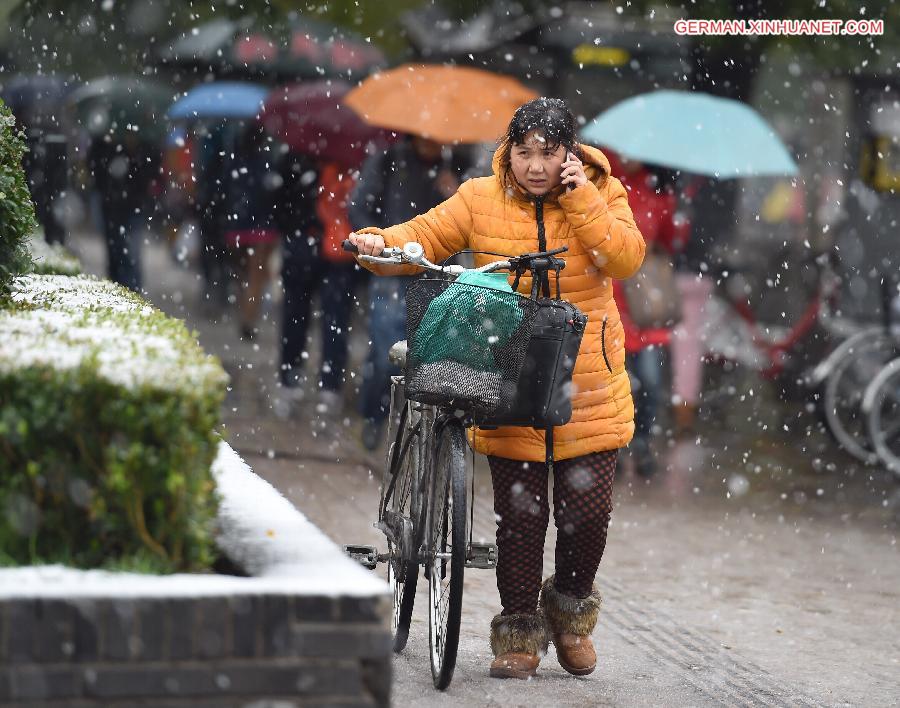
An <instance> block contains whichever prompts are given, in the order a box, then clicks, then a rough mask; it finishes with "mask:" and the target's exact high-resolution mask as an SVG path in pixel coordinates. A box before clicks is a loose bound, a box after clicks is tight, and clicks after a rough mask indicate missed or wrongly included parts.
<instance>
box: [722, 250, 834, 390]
mask: <svg viewBox="0 0 900 708" xmlns="http://www.w3.org/2000/svg"><path fill="white" fill-rule="evenodd" d="M820 266H821V267H822V268H823V269H824V271H825V272H824V273H823V275H822V277H820V279H819V283H818V287H817V288H816V292H815V294H814V295H813V296H812V299H810V301H809V302H808V303H807V304H806V306H805V307H804V309H803V312H802V313H801V314H800V316H799V317H798V318H797V320H796V321H795V322H794V323H793V324H792V325H791V326H790V327H789V328H783V327H777V326H767V325H763V324H760V322H759V321H758V320H757V318H756V315H755V313H754V312H753V311H752V310H751V309H750V306H749V305H748V304H747V302H746V301H742V300H734V299H731V298H724V297H721V296H718V295H713V297H712V298H711V302H710V303H709V305H710V307H709V309H710V310H711V312H712V313H713V318H711V319H714V326H713V327H711V328H710V329H711V330H714V331H717V332H718V333H719V334H720V336H721V335H722V334H724V336H726V337H727V336H729V335H731V340H730V341H729V342H728V343H727V344H725V345H719V344H717V338H716V337H715V336H713V337H711V341H710V343H709V344H708V346H707V355H708V356H710V357H712V358H715V359H719V360H726V361H736V362H737V363H740V364H743V365H745V366H748V367H750V368H751V369H753V370H755V371H758V372H759V374H760V375H761V376H763V377H764V378H766V379H774V378H776V377H778V376H779V375H780V374H781V373H782V372H783V371H784V369H785V367H786V366H787V362H788V353H789V352H790V351H791V350H792V349H794V348H795V347H796V346H797V344H799V343H800V342H801V341H803V340H804V339H805V338H806V337H807V336H808V335H809V334H810V332H811V331H812V330H813V328H814V327H815V326H816V324H817V323H821V324H823V325H825V326H826V327H827V328H828V329H838V328H840V327H841V325H840V324H839V323H838V321H837V319H836V318H835V317H834V316H833V315H832V314H831V307H832V305H833V303H834V300H835V299H836V296H837V294H838V292H839V285H840V280H839V278H838V277H837V276H836V275H835V274H834V272H833V271H832V270H831V268H830V267H829V266H828V264H827V263H821V262H820ZM729 312H731V313H733V314H736V315H737V320H734V319H733V318H731V317H730V316H729ZM715 318H717V319H715Z"/></svg>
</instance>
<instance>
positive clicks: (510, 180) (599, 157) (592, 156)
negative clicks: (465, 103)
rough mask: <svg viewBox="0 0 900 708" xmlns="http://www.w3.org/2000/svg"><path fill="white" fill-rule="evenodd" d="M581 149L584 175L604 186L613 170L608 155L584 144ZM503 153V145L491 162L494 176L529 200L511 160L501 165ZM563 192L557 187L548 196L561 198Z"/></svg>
mask: <svg viewBox="0 0 900 708" xmlns="http://www.w3.org/2000/svg"><path fill="white" fill-rule="evenodd" d="M578 145H579V147H580V148H581V153H582V162H583V163H584V173H585V174H586V175H587V178H588V179H589V180H590V181H591V182H593V183H594V184H595V185H597V187H598V188H600V187H602V186H603V183H604V182H605V181H606V179H607V178H608V177H609V175H610V173H611V170H610V164H609V160H608V159H607V157H606V155H604V154H603V153H602V152H600V150H599V149H597V148H595V147H592V146H590V145H584V144H582V143H579V144H578ZM502 152H503V146H502V145H501V146H500V147H499V148H497V150H496V152H494V159H493V160H492V162H491V167H492V168H493V170H494V175H495V176H496V177H497V179H498V180H500V184H502V185H503V187H504V188H505V189H506V190H507V191H510V190H511V191H512V193H513V194H518V195H520V196H523V197H525V198H529V196H530V195H529V193H528V191H527V190H526V189H525V188H524V187H522V185H520V184H519V183H518V182H517V181H516V179H515V177H514V176H513V173H512V171H511V170H510V169H509V159H506V160H505V161H504V164H502V165H501V164H500V154H501V153H502ZM562 191H563V187H562V185H560V186H558V187H556V188H555V189H554V190H553V191H552V192H550V194H549V195H548V196H549V197H550V198H555V197H557V196H559V194H560V193H561V192H562Z"/></svg>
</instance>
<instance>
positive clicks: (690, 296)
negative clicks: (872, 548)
mask: <svg viewBox="0 0 900 708" xmlns="http://www.w3.org/2000/svg"><path fill="white" fill-rule="evenodd" d="M705 185H706V181H705V178H694V179H691V180H690V181H689V182H688V183H687V184H686V186H685V187H684V188H683V190H682V204H683V205H684V207H685V208H687V209H690V210H691V211H692V212H693V213H696V214H699V213H700V211H701V210H699V209H697V208H696V206H695V202H696V201H697V199H698V198H704V199H708V200H709V201H708V202H707V204H706V205H704V207H703V210H707V211H710V210H714V209H715V208H716V207H715V204H716V202H715V200H714V197H713V195H711V194H709V190H708V189H706V188H704V187H705ZM720 211H721V209H720ZM727 221H728V217H725V219H724V222H726V223H727ZM717 230H718V229H717V228H716V227H715V226H713V227H712V228H698V225H697V224H696V222H695V221H694V220H693V219H692V220H691V235H690V238H689V239H687V240H686V241H685V242H684V243H678V241H677V240H676V246H675V251H676V253H677V258H676V266H677V273H676V283H677V285H678V291H679V293H680V294H681V312H682V315H681V322H679V323H678V326H676V327H675V329H674V330H673V331H672V343H671V352H672V412H673V414H674V419H675V433H676V435H679V436H682V435H686V434H689V433H691V432H693V431H694V426H695V423H696V418H697V407H698V406H699V404H700V394H701V390H702V385H703V378H702V377H703V358H704V356H705V355H706V341H707V336H708V325H707V319H708V318H707V315H706V305H707V303H708V302H709V300H710V297H711V296H712V292H713V287H714V282H713V281H714V276H713V273H711V272H710V268H709V263H708V260H709V251H710V248H711V246H712V242H713V240H714V238H715V234H716V232H717ZM722 230H723V231H724V230H725V229H724V228H723V229H722Z"/></svg>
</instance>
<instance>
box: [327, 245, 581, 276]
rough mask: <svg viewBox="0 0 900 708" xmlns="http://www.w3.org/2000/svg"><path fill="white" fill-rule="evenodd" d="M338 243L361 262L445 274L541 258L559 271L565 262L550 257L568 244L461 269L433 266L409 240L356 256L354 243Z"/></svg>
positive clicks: (525, 264)
mask: <svg viewBox="0 0 900 708" xmlns="http://www.w3.org/2000/svg"><path fill="white" fill-rule="evenodd" d="M341 246H342V247H343V249H344V250H345V251H348V252H350V253H355V254H357V256H356V257H357V258H358V259H359V260H361V261H365V262H367V263H380V264H383V265H414V266H418V267H420V268H425V269H426V270H434V271H438V272H441V273H447V274H450V275H457V276H458V275H461V274H463V273H465V272H466V271H471V272H475V273H493V272H494V271H497V270H510V271H513V270H521V269H523V268H524V269H529V270H533V263H532V262H533V261H541V260H543V261H544V263H543V264H542V265H543V268H542V269H549V268H552V267H558V268H559V269H560V270H563V269H564V268H565V267H566V262H565V261H564V260H561V259H557V258H554V256H556V255H557V254H560V253H565V252H566V251H568V250H569V247H568V246H560V247H559V248H554V249H553V250H550V251H538V252H535V253H525V254H522V255H521V256H509V258H508V260H505V261H494V262H493V263H488V264H487V265H483V266H481V267H480V268H464V267H463V266H460V265H449V266H439V265H435V264H434V263H432V262H431V261H429V260H428V259H427V258H425V249H424V248H422V245H421V244H420V243H418V242H416V241H410V242H409V243H407V244H405V245H404V246H403V248H399V247H397V246H392V247H388V248H385V249H384V250H383V251H382V252H381V254H380V255H378V256H368V255H359V248H358V247H357V246H356V244H354V243H351V242H350V241H349V240H346V241H344V242H343V243H342V244H341Z"/></svg>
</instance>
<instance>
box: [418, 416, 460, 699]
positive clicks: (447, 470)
mask: <svg viewBox="0 0 900 708" xmlns="http://www.w3.org/2000/svg"><path fill="white" fill-rule="evenodd" d="M465 451H466V440H465V434H464V431H463V426H462V423H461V422H460V421H459V420H458V419H456V418H450V419H449V420H448V421H447V422H446V423H444V424H443V425H442V426H441V427H440V430H439V433H438V437H437V442H436V445H435V447H434V452H435V454H434V458H433V459H434V464H433V466H432V484H431V494H430V495H429V499H430V501H429V510H428V549H427V557H428V564H429V572H428V594H429V603H428V644H429V650H430V651H429V654H430V657H431V677H432V680H433V682H434V687H435V688H437V689H438V690H441V691H443V690H444V689H446V688H447V687H448V686H449V685H450V681H451V680H452V679H453V671H454V669H455V668H456V654H457V650H458V648H459V626H460V620H461V619H462V594H463V575H464V573H465V568H466V513H467V505H466V458H465ZM448 541H449V543H450V551H449V556H450V557H449V559H448V558H446V557H441V558H438V556H437V553H447V542H448ZM448 561H449V562H448ZM447 570H449V571H450V572H449V577H448V575H447Z"/></svg>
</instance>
